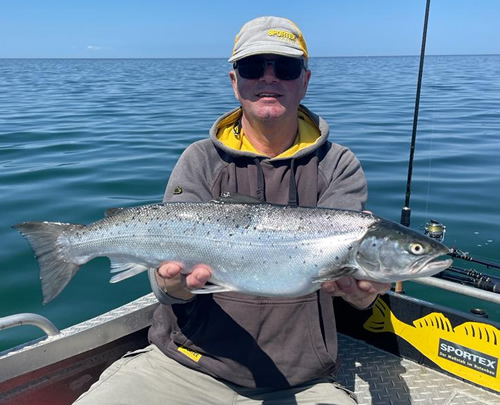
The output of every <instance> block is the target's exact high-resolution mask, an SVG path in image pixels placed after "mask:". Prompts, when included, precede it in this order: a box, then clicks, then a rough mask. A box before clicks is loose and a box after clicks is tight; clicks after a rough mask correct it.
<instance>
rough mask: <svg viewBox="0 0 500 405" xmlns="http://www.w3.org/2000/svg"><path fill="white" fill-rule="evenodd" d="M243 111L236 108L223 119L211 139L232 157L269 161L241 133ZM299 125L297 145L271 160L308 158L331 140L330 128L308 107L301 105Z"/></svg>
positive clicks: (216, 123) (219, 120) (298, 117)
mask: <svg viewBox="0 0 500 405" xmlns="http://www.w3.org/2000/svg"><path fill="white" fill-rule="evenodd" d="M241 115H242V109H241V107H239V108H236V109H234V110H232V111H230V112H228V113H226V114H224V115H223V116H222V117H220V118H219V119H218V120H217V121H216V122H215V123H214V124H213V126H212V128H211V129H210V138H211V140H212V142H213V143H214V144H215V146H216V147H217V148H220V149H221V150H223V151H224V152H226V153H228V154H229V155H233V156H245V157H249V158H261V159H262V158H267V156H265V155H263V154H261V153H259V152H257V151H256V150H255V149H254V148H253V147H252V145H251V144H250V142H249V141H248V140H247V139H246V138H244V135H243V136H242V135H241V134H240V130H239V121H240V119H241ZM297 119H298V122H299V135H298V136H297V139H296V140H295V142H294V144H293V145H292V146H291V147H290V148H289V149H287V150H286V151H284V152H283V153H281V154H279V155H278V156H276V157H274V158H271V159H269V160H271V161H278V160H286V159H297V158H300V157H301V156H305V155H308V154H309V153H311V152H312V151H313V150H316V149H317V148H319V147H320V146H321V145H323V144H324V143H325V142H327V140H328V136H329V126H328V124H327V123H326V122H325V121H324V120H323V119H322V118H321V117H319V116H318V115H316V114H314V113H313V112H311V111H310V110H309V109H308V108H307V107H305V106H303V105H300V106H299V108H298V111H297Z"/></svg>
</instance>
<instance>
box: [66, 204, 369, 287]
mask: <svg viewBox="0 0 500 405" xmlns="http://www.w3.org/2000/svg"><path fill="white" fill-rule="evenodd" d="M374 222H377V218H376V217H374V216H372V215H370V214H361V213H358V212H350V211H336V210H329V209H311V208H292V207H285V206H276V205H269V204H221V203H167V204H157V205H149V206H142V207H136V208H130V209H125V210H122V211H120V212H118V213H116V214H115V215H112V216H109V217H107V218H104V219H102V220H100V221H97V222H95V223H93V224H91V225H89V226H87V227H85V228H83V229H80V230H78V231H77V232H76V233H75V234H74V235H72V236H70V237H69V238H70V243H71V245H72V249H73V250H72V251H73V253H74V254H75V255H76V256H78V257H79V258H80V259H79V261H81V262H86V261H89V260H90V259H92V258H93V257H96V256H108V257H110V258H111V260H112V261H113V262H119V263H122V264H125V263H129V264H139V265H142V266H145V267H153V268H156V267H158V266H159V265H160V264H161V263H162V262H164V261H168V260H178V261H182V262H183V263H184V264H185V267H186V268H190V267H191V266H192V265H194V264H197V263H206V264H208V265H210V266H211V267H212V269H213V276H212V278H211V280H210V281H212V282H214V283H216V284H219V285H222V286H225V287H227V288H228V289H229V290H233V291H242V292H249V293H254V294H259V295H268V296H272V295H289V296H294V295H296V296H299V295H303V294H306V293H309V292H311V291H314V290H316V289H317V288H319V286H320V284H319V283H315V282H313V280H314V279H315V278H317V277H326V276H329V277H331V276H334V275H335V273H336V272H337V271H338V270H339V269H341V268H343V267H344V266H345V265H346V264H348V262H349V260H350V254H351V250H352V249H353V246H354V245H356V244H357V243H358V241H359V240H360V239H361V237H362V236H363V235H364V234H365V232H366V230H367V228H368V227H369V226H370V225H372V224H373V223H374ZM124 267H125V266H124ZM285 279H286V282H283V280H285Z"/></svg>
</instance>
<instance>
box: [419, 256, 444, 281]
mask: <svg viewBox="0 0 500 405" xmlns="http://www.w3.org/2000/svg"><path fill="white" fill-rule="evenodd" d="M452 264H453V259H442V257H441V256H439V257H433V258H430V259H425V260H419V261H417V262H415V263H414V265H413V266H412V269H411V273H413V274H415V275H416V276H417V277H421V276H424V275H426V276H432V275H434V274H437V273H439V272H440V271H443V270H445V269H447V268H448V267H450V266H451V265H452Z"/></svg>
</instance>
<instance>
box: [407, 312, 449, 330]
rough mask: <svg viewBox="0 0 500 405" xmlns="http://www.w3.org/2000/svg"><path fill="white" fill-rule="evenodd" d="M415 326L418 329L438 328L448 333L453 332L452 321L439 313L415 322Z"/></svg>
mask: <svg viewBox="0 0 500 405" xmlns="http://www.w3.org/2000/svg"><path fill="white" fill-rule="evenodd" d="M413 325H414V326H415V327H416V328H436V329H441V330H444V331H447V332H452V331H453V327H452V326H451V323H450V320H449V319H448V318H447V317H446V316H444V315H443V314H440V313H438V312H433V313H432V314H429V315H426V316H424V317H423V318H420V319H417V320H415V321H413Z"/></svg>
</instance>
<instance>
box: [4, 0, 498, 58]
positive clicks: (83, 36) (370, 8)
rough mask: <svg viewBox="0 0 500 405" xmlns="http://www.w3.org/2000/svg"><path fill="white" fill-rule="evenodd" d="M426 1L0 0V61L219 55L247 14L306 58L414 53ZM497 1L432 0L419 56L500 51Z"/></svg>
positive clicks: (229, 45) (226, 54)
mask: <svg viewBox="0 0 500 405" xmlns="http://www.w3.org/2000/svg"><path fill="white" fill-rule="evenodd" d="M425 3H426V0H323V1H320V0H301V1H295V0H293V1H292V0H289V1H284V0H274V1H273V0H246V1H238V0H233V1H226V0H222V1H217V0H203V1H202V0H137V1H132V0H0V58H227V57H229V55H230V53H231V50H232V46H233V43H234V37H235V35H236V33H237V32H238V30H239V28H240V27H241V26H242V25H243V24H244V23H245V22H246V21H248V20H250V19H252V18H255V17H258V16H262V15H276V16H281V17H286V18H289V19H291V20H293V21H294V22H295V23H296V24H297V25H298V26H299V27H300V29H301V30H302V32H303V34H304V36H305V39H306V42H307V45H308V48H309V54H310V55H311V57H315V56H317V57H325V56H395V55H418V54H419V53H420V46H421V40H422V28H423V21H424V14H425ZM499 20H500V0H431V7H430V18H429V28H428V33H427V46H426V54H428V55H454V54H500V23H499Z"/></svg>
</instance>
